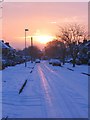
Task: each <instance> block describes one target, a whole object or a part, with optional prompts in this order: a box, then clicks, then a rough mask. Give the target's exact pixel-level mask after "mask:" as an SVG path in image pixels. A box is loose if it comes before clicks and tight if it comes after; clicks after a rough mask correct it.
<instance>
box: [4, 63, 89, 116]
mask: <svg viewBox="0 0 90 120" xmlns="http://www.w3.org/2000/svg"><path fill="white" fill-rule="evenodd" d="M33 66H34V64H31V63H28V67H27V68H24V65H23V64H22V65H18V66H15V67H10V68H6V69H5V70H3V117H6V116H8V117H9V118H88V76H85V75H82V74H80V73H77V72H73V71H69V70H67V69H65V68H62V67H53V66H51V65H49V64H48V62H41V63H38V64H36V65H35V67H34V69H33V72H32V73H30V71H31V69H32V67H33ZM26 79H27V84H26V86H25V88H24V89H23V91H22V93H21V94H18V92H19V89H20V88H21V86H22V84H23V83H24V81H25V80H26Z"/></svg>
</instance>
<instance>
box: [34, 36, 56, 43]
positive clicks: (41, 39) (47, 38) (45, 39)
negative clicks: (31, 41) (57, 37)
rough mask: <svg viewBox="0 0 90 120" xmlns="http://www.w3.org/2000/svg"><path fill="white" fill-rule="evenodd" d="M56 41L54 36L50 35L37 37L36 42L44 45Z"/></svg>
mask: <svg viewBox="0 0 90 120" xmlns="http://www.w3.org/2000/svg"><path fill="white" fill-rule="evenodd" d="M53 39H54V37H53V36H49V35H39V36H36V41H38V42H40V43H42V44H46V43H47V42H50V41H52V40H53Z"/></svg>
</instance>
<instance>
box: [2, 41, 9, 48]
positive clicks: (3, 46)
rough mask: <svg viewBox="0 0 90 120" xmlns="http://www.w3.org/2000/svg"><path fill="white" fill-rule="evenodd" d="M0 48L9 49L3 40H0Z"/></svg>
mask: <svg viewBox="0 0 90 120" xmlns="http://www.w3.org/2000/svg"><path fill="white" fill-rule="evenodd" d="M0 48H3V49H5V48H7V49H9V47H8V46H7V45H6V44H5V43H4V42H2V40H0Z"/></svg>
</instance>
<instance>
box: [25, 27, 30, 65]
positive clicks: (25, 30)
mask: <svg viewBox="0 0 90 120" xmlns="http://www.w3.org/2000/svg"><path fill="white" fill-rule="evenodd" d="M27 31H29V30H28V29H25V67H27V60H26V38H27V35H26V32H27Z"/></svg>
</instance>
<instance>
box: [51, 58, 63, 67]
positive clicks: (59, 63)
mask: <svg viewBox="0 0 90 120" xmlns="http://www.w3.org/2000/svg"><path fill="white" fill-rule="evenodd" d="M52 65H53V66H61V62H60V60H58V59H54V60H53V61H52Z"/></svg>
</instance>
